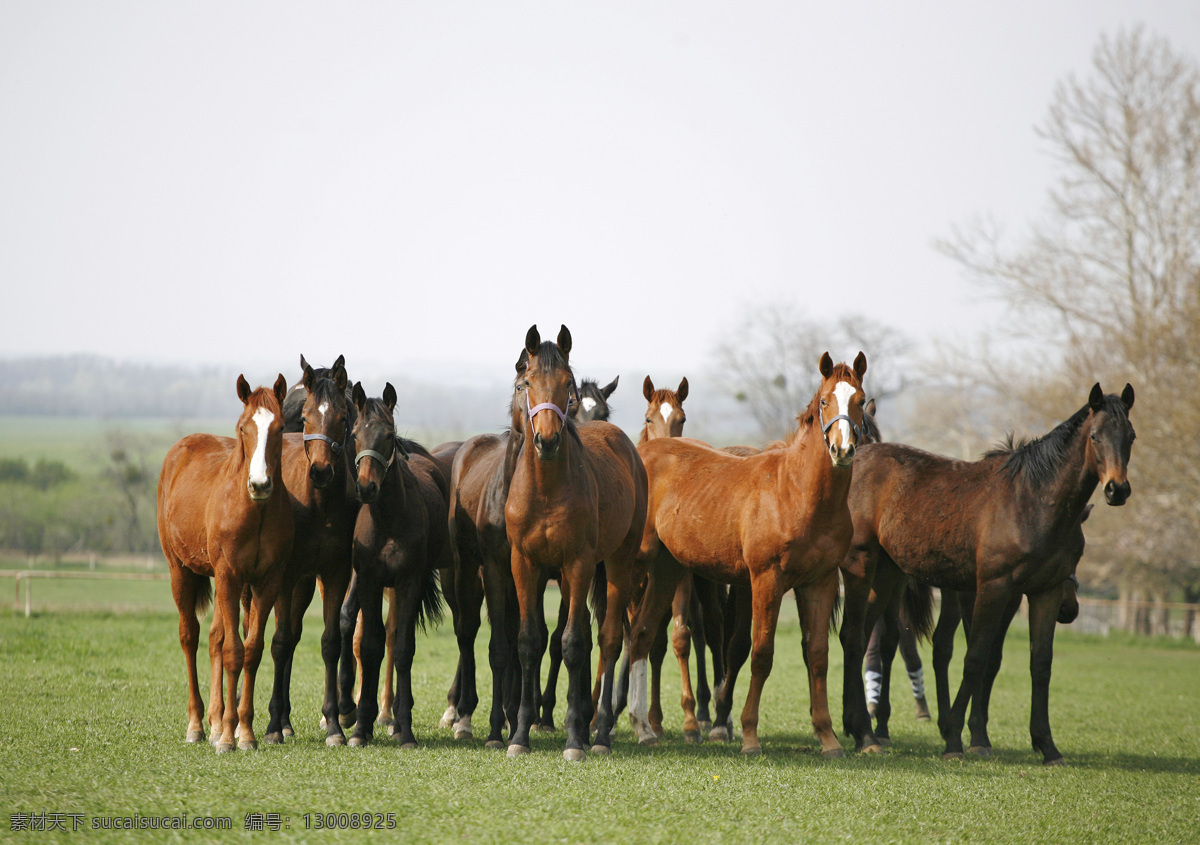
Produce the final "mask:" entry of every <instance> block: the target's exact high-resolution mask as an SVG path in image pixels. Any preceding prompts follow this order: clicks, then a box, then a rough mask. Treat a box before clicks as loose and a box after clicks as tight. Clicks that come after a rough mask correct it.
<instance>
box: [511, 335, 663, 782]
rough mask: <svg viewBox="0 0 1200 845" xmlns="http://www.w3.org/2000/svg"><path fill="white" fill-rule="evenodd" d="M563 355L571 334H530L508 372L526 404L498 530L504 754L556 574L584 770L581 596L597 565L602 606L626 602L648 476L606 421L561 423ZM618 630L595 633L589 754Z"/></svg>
mask: <svg viewBox="0 0 1200 845" xmlns="http://www.w3.org/2000/svg"><path fill="white" fill-rule="evenodd" d="M570 353H571V333H570V331H568V329H567V327H566V326H562V328H561V329H560V330H559V333H558V339H557V342H550V341H547V342H545V343H543V342H542V340H541V335H540V334H539V333H538V330H537V327H536V326H532V327H530V329H529V331H528V332H527V333H526V335H525V348H524V349H523V350H522V351H521V355H520V358H519V359H518V361H517V365H516V370H517V376H516V379H515V381H514V388H515V390H516V391H517V392H518V393H519V394H521V397H520V398H521V399H522V400H523V401H521V402H514V406H515V407H518V408H519V409H520V410H519V413H518V414H515V417H516V419H515V420H514V422H515V423H516V424H517V425H518V427H519V428H520V430H521V431H522V432H523V435H524V436H523V444H522V448H521V451H520V454H519V455H518V456H517V460H516V465H515V467H514V469H513V474H512V478H511V481H510V483H509V490H508V499H507V501H506V503H505V508H504V521H505V529H506V531H507V534H508V540H509V545H510V546H511V549H512V576H513V581H514V583H515V586H516V591H517V602H518V605H519V607H520V615H521V624H520V629H519V633H518V637H517V643H518V653H519V655H520V661H521V704H520V708H519V710H518V713H517V726H516V730H515V731H514V732H513V734H512V737H511V738H510V740H509V747H508V753H509V754H510V755H518V754H522V753H525V752H527V751H528V750H529V730H530V727H531V726H532V724H533V721H534V719H535V718H536V716H537V712H536V710H537V704H538V702H537V683H536V678H537V674H538V662H539V661H540V656H541V652H540V650H539V639H540V632H539V630H538V623H537V616H538V606H539V603H540V601H541V598H542V589H543V588H544V586H545V583H546V577H547V574H548V573H549V572H550V571H553V570H559V571H560V572H561V581H560V583H561V585H562V590H563V593H564V595H565V598H566V601H567V603H568V606H569V608H570V610H569V614H568V618H567V626H566V630H565V631H564V632H563V638H562V650H563V664H564V665H565V666H566V670H567V715H566V733H567V738H566V750H565V751H564V757H565V758H566V759H568V760H581V759H583V758H584V756H585V750H584V748H585V745H587V744H588V738H589V727H588V724H589V722H590V720H591V715H592V712H591V711H592V701H591V694H590V689H589V687H590V684H589V683H588V682H589V676H590V662H589V656H590V653H591V648H592V632H591V624H590V621H589V612H588V607H587V594H588V591H589V588H590V587H591V586H592V583H593V576H594V575H595V569H596V564H597V563H598V562H599V561H601V560H603V561H604V563H605V570H606V575H607V606H608V607H610V608H614V609H615V608H623V607H625V605H626V604H627V603H628V602H629V598H630V595H631V591H632V588H633V581H634V575H635V567H636V565H637V564H636V558H637V551H638V544H639V541H640V539H641V534H642V526H643V525H644V524H645V515H646V473H645V470H644V469H643V467H642V462H641V459H640V458H639V457H638V453H637V449H636V448H635V447H634V445H633V443H632V442H631V441H630V440H629V438H628V437H626V436H625V434H624V432H622V431H621V430H620V429H619V428H617V427H616V426H614V425H611V424H609V423H606V422H591V423H588V424H586V425H580V426H576V424H575V423H574V421H572V420H571V419H570V417H569V416H568V414H567V410H566V409H567V406H568V402H569V398H570V396H571V394H572V393H573V392H574V389H575V377H574V375H573V374H572V372H571V367H570V364H569V356H570ZM621 632H622V620H621V614H620V613H618V612H613V613H608V614H606V615H605V618H604V622H603V623H602V627H601V632H600V652H601V661H602V662H603V665H604V667H605V669H604V672H605V675H604V682H603V685H602V687H601V690H602V691H601V695H600V706H599V712H598V714H597V727H596V737H595V741H594V743H593V744H592V750H593V752H594V753H605V752H608V751H609V749H610V744H611V737H610V732H611V730H612V727H613V721H614V718H613V711H612V690H613V678H614V675H615V672H616V667H617V659H618V657H619V656H620V651H621Z"/></svg>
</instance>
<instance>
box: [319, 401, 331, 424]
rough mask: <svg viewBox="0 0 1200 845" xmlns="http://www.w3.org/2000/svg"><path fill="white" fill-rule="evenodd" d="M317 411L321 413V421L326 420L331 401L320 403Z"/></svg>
mask: <svg viewBox="0 0 1200 845" xmlns="http://www.w3.org/2000/svg"><path fill="white" fill-rule="evenodd" d="M317 413H319V414H320V415H321V421H322V422H324V420H325V415H326V414H328V413H329V403H328V402H322V403H321V404H320V405H318V406H317Z"/></svg>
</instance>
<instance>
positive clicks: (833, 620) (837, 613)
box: [829, 590, 842, 638]
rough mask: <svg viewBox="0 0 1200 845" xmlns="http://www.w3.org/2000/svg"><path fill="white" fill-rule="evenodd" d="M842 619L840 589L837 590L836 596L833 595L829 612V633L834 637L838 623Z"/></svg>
mask: <svg viewBox="0 0 1200 845" xmlns="http://www.w3.org/2000/svg"><path fill="white" fill-rule="evenodd" d="M841 621H842V591H841V590H838V593H837V595H836V596H834V597H833V612H832V613H830V614H829V634H830V636H832V637H834V638H836V637H837V632H838V623H839V622H841Z"/></svg>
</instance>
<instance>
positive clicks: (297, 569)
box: [263, 356, 358, 745]
mask: <svg viewBox="0 0 1200 845" xmlns="http://www.w3.org/2000/svg"><path fill="white" fill-rule="evenodd" d="M300 363H301V365H302V368H303V376H302V378H301V384H302V385H303V389H302V390H301V389H300V388H299V387H294V388H293V389H292V390H291V391H290V392H289V393H288V396H287V398H286V399H285V400H284V416H285V420H287V422H285V428H287V427H290V426H292V425H298V426H299V429H300V430H299V431H298V432H296V433H285V435H284V444H283V480H284V484H285V485H286V487H287V491H288V495H289V496H290V498H291V503H292V517H293V520H294V521H295V526H296V538H295V542H294V543H293V545H292V554H291V556H290V558H289V560H288V565H287V568H286V570H285V572H284V577H283V583H282V586H281V589H280V592H279V597H278V598H277V599H276V600H275V637H274V639H273V640H272V641H271V656H272V658H274V662H275V684H274V689H273V690H272V693H271V706H270V714H271V721H270V723H269V724H268V726H267V733H266V736H265V737H263V738H264V739H265V740H266V741H267V742H272V743H279V742H283V738H284V737H285V736H291V735H292V733H293V731H292V725H291V710H292V703H291V676H292V659H293V656H294V654H295V651H296V646H297V644H298V643H299V642H300V635H301V633H302V632H303V628H304V612H305V611H306V610H307V609H308V606H309V604H310V603H311V602H312V599H313V594H314V592H315V590H316V582H317V580H318V579H320V582H321V597H322V598H321V604H322V618H323V621H324V625H325V627H324V632H323V633H322V635H321V657H322V659H323V661H324V663H325V700H324V703H323V705H322V707H321V712H322V714H323V716H324V719H323V725H324V727H325V729H326V731H327V736H326V739H325V741H326V743H327V744H328V745H345V744H346V739H345V736H344V735H343V733H342V729H341V727H340V725H339V724H338V720H337V719H336V718H334V716H336V715H337V708H338V695H337V692H338V690H337V673H338V658H339V657H340V655H341V648H342V637H341V626H340V612H341V606H342V599H343V597H344V596H345V594H346V588H347V586H348V585H349V583H350V572H351V560H350V551H351V544H352V541H353V538H354V522H355V519H356V518H357V516H358V501H357V499H355V497H354V481H353V478H352V475H351V469H350V468H351V456H350V452H349V451H347V449H346V446H347V437H348V436H349V435H350V431H351V428H352V426H353V425H354V414H353V411H352V408H353V407H354V406H353V405H352V404H351V403H350V402H349V401H348V400H347V398H346V385H347V376H346V368H345V365H344V359H343V358H341V357H339V358H338V360H337V361H336V362H335V363H334V365H333V367H331V368H330V369H328V370H314V369H313V368H312V367H311V366H309V364H308V362H307V361H305V360H304V356H301V357H300ZM293 397H300V398H302V399H303V401H302V402H301V403H300V410H299V413H295V414H293V417H294V419H295V422H291V420H290V419H289V418H288V411H289V403H292V404H293V405H294V404H295V402H294V399H293Z"/></svg>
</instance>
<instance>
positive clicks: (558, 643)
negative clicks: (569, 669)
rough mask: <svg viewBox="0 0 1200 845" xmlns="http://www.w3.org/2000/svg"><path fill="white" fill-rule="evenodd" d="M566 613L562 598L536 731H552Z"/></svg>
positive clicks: (550, 647)
mask: <svg viewBox="0 0 1200 845" xmlns="http://www.w3.org/2000/svg"><path fill="white" fill-rule="evenodd" d="M560 590H561V582H560ZM568 611H569V608H568V607H567V600H566V597H565V596H563V597H562V598H560V599H559V602H558V624H557V625H556V626H555V627H554V632H553V633H551V634H550V645H549V650H550V668H549V670H548V671H547V673H546V685H545V687H543V688H542V695H541V710H542V715H541V718H540V719H539V720H538V730H543V731H553V730H554V707H555V705H556V704H558V670H559V667H561V666H562V661H563V647H562V638H563V633H564V632H565V631H566V629H567V615H568Z"/></svg>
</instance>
